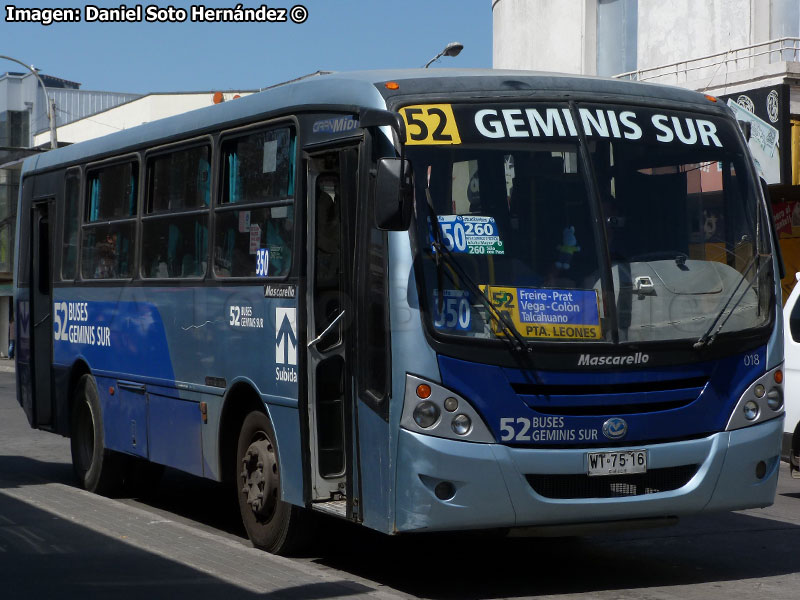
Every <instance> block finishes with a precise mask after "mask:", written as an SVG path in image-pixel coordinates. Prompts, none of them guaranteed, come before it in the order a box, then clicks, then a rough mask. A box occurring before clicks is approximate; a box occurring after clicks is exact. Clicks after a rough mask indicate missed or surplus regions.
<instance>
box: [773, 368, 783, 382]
mask: <svg viewBox="0 0 800 600" xmlns="http://www.w3.org/2000/svg"><path fill="white" fill-rule="evenodd" d="M774 377H775V383H783V371H781V370H780V369H778V370H777V371H775V375H774Z"/></svg>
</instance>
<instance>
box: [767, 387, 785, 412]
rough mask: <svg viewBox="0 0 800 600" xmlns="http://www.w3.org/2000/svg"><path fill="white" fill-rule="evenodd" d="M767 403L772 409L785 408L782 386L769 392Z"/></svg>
mask: <svg viewBox="0 0 800 600" xmlns="http://www.w3.org/2000/svg"><path fill="white" fill-rule="evenodd" d="M767 404H768V405H769V407H770V408H771V409H772V410H780V409H781V408H783V393H782V392H781V389H780V388H772V389H771V390H770V391H769V394H767Z"/></svg>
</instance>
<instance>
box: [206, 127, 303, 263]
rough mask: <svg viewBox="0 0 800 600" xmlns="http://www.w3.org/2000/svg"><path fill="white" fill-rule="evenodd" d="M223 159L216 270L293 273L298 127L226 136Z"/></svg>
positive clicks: (217, 220) (216, 225)
mask: <svg viewBox="0 0 800 600" xmlns="http://www.w3.org/2000/svg"><path fill="white" fill-rule="evenodd" d="M221 161H222V164H221V165H220V166H221V168H220V173H221V181H220V188H221V189H220V192H221V193H220V205H219V206H217V208H216V211H215V212H216V214H215V234H214V253H213V256H214V258H213V260H214V272H215V274H216V275H217V277H284V276H286V275H288V273H289V269H290V268H291V264H292V243H293V237H294V206H293V197H294V177H295V135H294V131H293V130H292V129H291V128H289V127H281V128H277V129H268V130H263V131H257V132H253V133H248V134H246V135H241V136H236V137H232V138H229V139H225V140H224V141H223V142H222V155H221Z"/></svg>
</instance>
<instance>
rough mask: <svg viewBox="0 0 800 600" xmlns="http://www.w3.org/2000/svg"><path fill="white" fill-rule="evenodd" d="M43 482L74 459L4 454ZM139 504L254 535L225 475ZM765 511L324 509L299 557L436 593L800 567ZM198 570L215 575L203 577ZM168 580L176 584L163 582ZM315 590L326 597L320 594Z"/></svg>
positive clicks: (516, 593) (609, 584)
mask: <svg viewBox="0 0 800 600" xmlns="http://www.w3.org/2000/svg"><path fill="white" fill-rule="evenodd" d="M45 480H47V481H54V482H59V483H66V484H69V485H72V484H73V479H72V471H71V467H70V465H68V464H51V463H46V462H41V461H36V460H32V459H28V458H24V457H15V456H0V490H2V489H3V488H8V487H18V486H21V485H24V484H30V483H39V484H41V483H42V482H43V481H45ZM789 489H790V490H792V488H789ZM187 498H192V499H195V500H193V501H187ZM781 498H786V499H787V501H789V502H791V503H795V502H796V499H798V498H800V493H796V492H794V491H793V490H792V491H788V490H785V489H784V490H781V491H779V494H778V499H781ZM122 501H125V502H127V501H128V500H127V499H125V498H123V499H122ZM4 502H7V501H6V500H4V499H3V495H2V493H0V515H4V514H6V513H5V512H3V511H4V505H3V503H4ZM130 502H134V501H133V500H130ZM135 502H136V503H141V504H144V505H146V506H148V507H151V508H152V509H154V510H156V511H161V512H164V513H167V514H168V515H170V517H169V518H174V517H181V518H183V519H187V520H191V521H194V522H196V523H198V524H200V526H203V527H206V528H209V529H213V530H216V531H217V532H218V533H221V532H225V533H228V534H230V535H233V536H237V537H238V538H240V539H242V541H243V543H247V542H246V538H245V534H244V530H243V527H242V525H241V522H240V520H239V514H238V506H237V504H236V501H235V495H234V494H233V492H232V490H230V489H229V488H227V487H225V486H222V485H221V484H218V483H215V482H212V481H208V480H204V479H202V478H199V477H194V476H191V475H186V474H183V473H180V472H177V471H172V470H169V469H168V470H167V471H166V473H165V476H164V479H163V480H162V483H161V485H160V486H159V487H158V488H157V489H156V490H154V491H153V492H152V493H151V494H149V495H146V496H143V497H137V498H136V499H135ZM790 508H791V507H790ZM797 508H798V509H800V505H798V507H797ZM30 510H34V509H30ZM752 512H755V511H752ZM762 514H763V517H762V516H753V515H752V514H750V513H721V514H713V515H708V516H703V517H691V518H686V519H683V520H682V521H681V522H680V523H679V524H678V525H675V526H673V527H667V528H662V529H650V530H643V531H634V532H627V533H614V534H605V535H602V536H594V537H585V538H566V539H536V538H531V539H512V538H505V537H501V536H500V535H496V534H495V535H492V534H476V533H449V534H413V535H411V534H409V535H401V536H394V537H390V536H386V535H383V534H380V533H377V532H374V531H371V530H368V529H366V528H363V527H358V526H355V525H351V524H349V523H346V522H344V521H340V520H336V519H333V518H322V519H320V520H319V524H318V527H319V531H318V532H317V535H315V543H314V545H313V546H312V547H311V548H309V549H308V551H307V552H306V553H305V554H304V555H303V556H301V557H300V558H299V559H298V560H300V561H305V562H312V563H316V564H318V565H320V566H322V567H324V568H326V569H336V570H340V571H343V572H345V573H349V574H350V575H351V576H353V577H356V578H362V579H363V580H366V581H371V582H375V583H377V584H380V585H383V586H386V587H388V588H392V589H395V590H397V591H399V592H401V593H406V594H411V595H414V596H418V597H422V598H431V599H437V600H438V599H441V600H449V599H464V600H482V599H488V598H496V597H512V598H513V597H523V596H531V595H546V594H579V593H587V594H593V593H599V592H602V591H616V590H630V589H637V588H670V587H675V586H683V585H698V584H715V583H724V582H728V581H737V580H747V579H759V578H768V577H776V576H781V575H787V574H792V573H796V572H798V570H799V569H798V567H797V561H796V556H797V555H798V554H800V526H797V525H793V524H791V523H787V522H785V521H779V520H772V519H770V518H769V515H770V513H769V512H768V511H764V512H763V513H762ZM1 527H2V519H0V528H1ZM91 535H98V534H91ZM101 537H102V536H101ZM60 539H70V538H69V537H60ZM0 543H2V542H0ZM105 543H108V542H105ZM153 560H156V561H157V560H158V559H156V558H155V557H153ZM26 568H27V567H26ZM30 568H31V569H33V568H34V567H33V565H30ZM64 568H65V569H66V568H67V567H66V566H65V567H64ZM165 568H166V569H167V572H170V571H169V570H170V569H178V570H180V569H185V568H186V567H181V565H178V564H176V565H167V567H165ZM2 572H3V568H2V567H0V574H1V573H2ZM65 576H66V575H65ZM198 577H200V578H201V580H203V579H202V578H204V577H205V578H208V576H207V575H204V574H200V575H198ZM219 585H222V584H221V583H219ZM192 587H194V586H192ZM76 589H77V588H76ZM164 589H171V588H169V585H167V587H166V588H164ZM215 589H216V590H217V591H218V592H219V591H220V590H219V588H215ZM234 589H237V593H241V590H239V589H238V588H234ZM138 591H139V592H141V591H142V590H141V589H138ZM318 592H322V595H319V596H317V595H314V594H315V593H318ZM226 593H227V592H226ZM308 593H310V594H311V595H309V596H305V595H303V594H302V593H301V594H299V595H297V596H294V595H293V596H292V597H298V598H306V597H308V598H317V597H319V598H323V597H327V596H325V595H324V591H323V590H321V589H318V590H316V591H315V592H313V593H312V592H311V591H309V592H308ZM720 593H721V594H722V591H720ZM293 594H294V592H293ZM3 597H4V598H5V597H6V596H5V595H4V596H3ZM29 597H37V596H36V595H33V596H29ZM123 597H124V595H123ZM195 597H198V598H205V597H209V598H210V597H214V595H213V594H209V595H208V596H206V595H200V596H195ZM239 597H242V596H239ZM245 597H246V596H245ZM720 597H721V596H720Z"/></svg>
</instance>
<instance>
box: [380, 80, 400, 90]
mask: <svg viewBox="0 0 800 600" xmlns="http://www.w3.org/2000/svg"><path fill="white" fill-rule="evenodd" d="M383 85H384V86H385V87H386V89H387V90H399V89H400V84H399V83H397V82H396V81H387V82H386V83H385V84H383Z"/></svg>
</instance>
